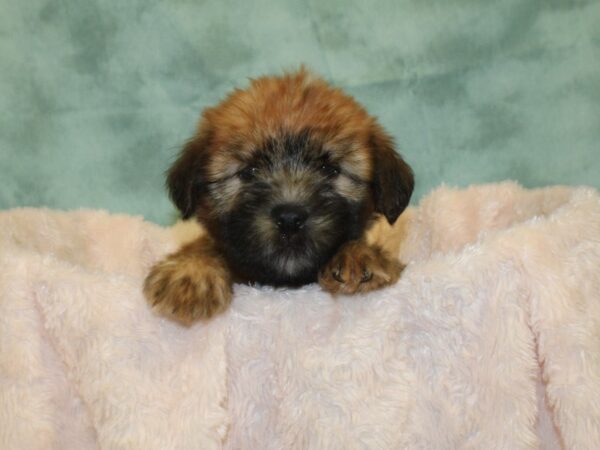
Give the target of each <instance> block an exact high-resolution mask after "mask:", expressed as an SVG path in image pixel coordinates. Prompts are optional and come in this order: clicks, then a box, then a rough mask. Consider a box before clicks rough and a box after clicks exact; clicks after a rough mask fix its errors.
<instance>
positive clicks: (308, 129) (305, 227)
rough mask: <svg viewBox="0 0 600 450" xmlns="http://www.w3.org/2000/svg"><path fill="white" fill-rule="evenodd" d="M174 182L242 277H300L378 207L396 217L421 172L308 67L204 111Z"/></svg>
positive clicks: (187, 213)
mask: <svg viewBox="0 0 600 450" xmlns="http://www.w3.org/2000/svg"><path fill="white" fill-rule="evenodd" d="M167 184H168V188H169V192H170V195H171V198H172V200H173V201H174V203H175V204H176V206H177V207H178V208H179V210H180V211H181V213H182V216H183V217H184V218H188V217H191V216H196V217H197V218H198V219H199V220H200V221H201V222H203V223H204V224H205V225H206V227H207V229H208V231H209V233H211V234H212V235H213V237H214V238H215V240H216V242H217V243H218V244H219V245H220V246H221V249H222V251H223V253H224V255H225V257H226V258H227V260H228V263H229V265H230V266H231V268H232V269H233V270H234V271H235V272H236V273H237V274H238V276H241V277H243V278H245V279H248V280H252V281H258V282H261V283H265V284H272V285H300V284H305V283H308V282H311V281H314V280H315V279H316V276H317V273H318V270H319V269H320V268H321V266H322V265H323V264H325V263H326V262H327V261H328V260H329V259H330V258H331V257H332V256H333V254H334V253H335V252H336V250H337V249H338V248H339V247H340V246H341V245H342V244H343V243H344V242H346V241H348V240H351V239H357V238H359V237H360V236H361V235H362V233H363V231H364V229H365V227H366V224H367V222H368V220H369V219H370V217H371V216H372V215H373V213H381V214H383V215H384V216H385V217H386V218H387V220H388V221H389V222H390V223H393V222H394V221H395V220H396V218H397V217H398V215H400V213H401V212H402V211H403V210H404V208H405V207H406V206H407V204H408V201H409V199H410V195H411V193H412V189H413V174H412V171H411V169H410V167H409V166H408V165H407V164H406V163H405V162H404V161H403V160H402V158H401V157H400V156H399V155H398V154H397V153H396V152H395V150H394V147H393V142H392V139H391V138H390V137H389V136H388V135H387V134H386V133H385V132H384V130H383V129H382V128H381V127H380V126H379V125H378V124H377V122H376V121H375V119H374V118H373V117H371V116H369V115H368V114H367V112H366V111H365V110H364V109H363V108H362V107H361V106H360V105H359V104H358V103H356V102H355V101H354V100H353V99H352V98H351V97H349V96H347V95H346V94H344V93H343V92H342V91H340V90H339V89H335V88H332V87H331V86H329V85H328V84H327V83H326V82H325V81H323V80H322V79H319V78H315V77H314V76H312V75H311V74H309V73H308V72H307V71H305V70H304V69H301V70H300V71H299V72H296V73H293V74H287V75H284V76H282V77H264V78H259V79H256V80H253V81H252V82H251V85H250V87H249V88H248V89H246V90H235V91H234V92H233V93H231V94H230V95H229V97H227V98H226V99H225V100H224V101H223V102H221V103H220V104H219V105H217V106H216V107H214V108H209V109H207V110H205V111H204V113H203V115H202V118H201V120H200V124H199V127H198V131H197V133H196V136H195V137H194V138H193V139H192V140H191V141H189V143H188V144H187V145H186V146H185V147H184V149H183V151H182V152H181V154H180V156H179V158H178V160H177V161H176V162H175V164H174V165H173V167H172V168H171V169H170V171H169V173H168V178H167Z"/></svg>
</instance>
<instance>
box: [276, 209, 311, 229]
mask: <svg viewBox="0 0 600 450" xmlns="http://www.w3.org/2000/svg"><path fill="white" fill-rule="evenodd" d="M271 217H272V218H273V220H274V221H275V224H276V225H277V228H279V231H280V232H282V233H296V232H298V231H300V230H301V229H302V228H303V227H304V223H305V222H306V219H307V218H308V212H307V211H306V209H304V208H303V207H302V206H299V205H293V204H285V205H278V206H276V207H274V208H273V209H272V210H271Z"/></svg>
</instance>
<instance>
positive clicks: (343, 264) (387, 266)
mask: <svg viewBox="0 0 600 450" xmlns="http://www.w3.org/2000/svg"><path fill="white" fill-rule="evenodd" d="M402 269H404V266H403V265H402V264H401V263H400V261H397V260H393V259H391V258H389V257H388V256H387V255H385V254H384V252H383V251H382V250H381V249H380V248H379V247H375V246H369V245H367V244H366V243H365V242H363V241H350V242H348V243H347V244H345V245H344V246H343V247H342V248H341V249H340V250H339V251H338V252H337V253H336V254H335V256H334V257H333V258H331V260H330V261H329V262H328V263H327V264H326V265H325V267H324V268H323V269H321V271H320V272H319V284H320V285H321V287H322V288H323V289H324V290H325V291H327V292H330V293H332V294H345V295H351V294H356V293H360V292H369V291H373V290H376V289H380V288H382V287H384V286H387V285H390V284H393V283H395V282H396V281H397V280H398V278H399V277H400V273H401V272H402Z"/></svg>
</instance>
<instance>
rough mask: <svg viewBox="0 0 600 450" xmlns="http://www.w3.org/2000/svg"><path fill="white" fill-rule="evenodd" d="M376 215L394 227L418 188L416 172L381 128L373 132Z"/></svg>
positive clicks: (377, 126)
mask: <svg viewBox="0 0 600 450" xmlns="http://www.w3.org/2000/svg"><path fill="white" fill-rule="evenodd" d="M369 141H370V145H371V147H372V152H373V198H374V201H375V211H377V212H379V213H381V214H383V215H384V216H385V217H386V219H387V221H388V222H389V223H390V224H393V223H394V222H395V221H396V219H397V218H398V216H399V215H400V213H401V212H402V211H404V209H405V208H406V207H407V206H408V202H409V200H410V196H411V195H412V192H413V188H414V185H415V179H414V175H413V171H412V169H411V168H410V166H409V165H408V164H407V163H406V162H405V161H404V160H403V159H402V157H401V156H400V155H399V154H398V153H396V151H395V150H394V142H393V140H392V138H391V137H390V136H389V135H388V134H387V133H386V132H385V131H383V129H382V128H381V127H380V126H379V125H375V126H374V130H373V131H372V132H371V136H370V139H369Z"/></svg>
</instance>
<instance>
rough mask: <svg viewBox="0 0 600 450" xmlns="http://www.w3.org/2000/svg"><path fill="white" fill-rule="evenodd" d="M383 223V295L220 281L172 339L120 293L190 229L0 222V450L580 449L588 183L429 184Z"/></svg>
mask: <svg viewBox="0 0 600 450" xmlns="http://www.w3.org/2000/svg"><path fill="white" fill-rule="evenodd" d="M384 228H386V226H385V225H384V224H381V225H378V226H377V227H375V229H374V230H373V232H372V236H371V238H372V239H373V240H376V241H379V242H380V243H381V244H382V245H384V246H386V248H388V250H390V251H394V252H396V253H397V254H398V255H399V256H400V258H401V259H402V260H403V261H404V262H406V263H407V264H408V266H407V269H406V270H405V272H404V273H403V276H402V278H401V279H400V281H399V282H398V283H397V284H396V285H394V286H391V287H389V288H387V289H384V290H381V291H378V292H374V293H371V294H368V295H361V296H355V297H340V298H337V299H333V298H331V297H330V296H329V295H327V294H326V293H324V292H322V291H321V290H320V289H319V288H318V286H316V285H309V286H305V287H303V288H300V289H295V290H290V289H272V288H268V287H252V286H244V285H236V286H235V289H234V290H235V297H234V301H233V304H232V307H231V309H230V310H229V311H228V312H226V313H225V314H223V315H222V316H219V317H217V318H216V319H214V320H212V321H209V322H203V323H198V324H196V325H194V326H191V327H184V326H181V325H178V324H176V323H172V322H169V321H168V320H165V319H163V318H161V317H157V316H155V315H154V314H153V313H152V312H151V311H150V310H149V308H148V307H147V305H146V302H145V301H144V299H143V296H142V293H141V290H140V287H141V284H142V281H143V278H144V275H145V273H146V271H147V270H148V268H149V267H150V265H151V264H152V263H153V262H155V261H156V260H157V259H159V258H160V257H162V256H163V255H165V254H166V253H168V252H170V251H173V250H174V249H175V248H177V246H178V245H180V244H181V242H183V241H185V240H188V239H190V238H191V237H192V236H194V235H196V234H197V233H199V232H201V231H200V230H198V229H197V228H195V227H194V226H193V225H189V224H179V225H177V226H174V227H172V228H160V227H158V226H156V225H152V224H149V223H146V222H144V221H143V220H141V219H140V218H135V217H128V216H123V215H110V214H107V213H104V212H99V211H77V212H58V211H50V210H43V209H17V210H11V211H6V212H2V213H0V448H2V449H5V448H6V449H88V448H90V449H93V448H100V449H161V450H162V449H211V448H214V449H220V448H224V449H256V448H260V449H305V448H308V449H341V448H343V449H355V448H356V449H359V448H360V449H364V448H369V449H400V448H405V449H496V448H498V449H511V450H513V449H535V448H544V449H560V448H563V449H571V448H573V449H597V448H598V443H599V442H600V271H599V267H600V196H599V195H598V193H597V192H596V191H594V190H593V189H587V188H567V187H552V188H545V189H537V190H526V189H523V188H521V187H520V186H518V185H516V184H515V183H510V182H508V183H501V184H497V185H483V186H474V187H471V188H468V189H463V190H458V189H450V188H446V187H442V188H439V189H438V190H436V191H434V192H433V193H431V194H430V195H429V196H428V197H426V198H425V199H424V200H423V201H422V202H421V204H420V205H419V206H418V207H416V208H413V209H410V210H408V211H407V212H406V213H405V214H404V215H403V217H402V219H401V223H399V224H398V225H397V226H396V227H394V229H384Z"/></svg>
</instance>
